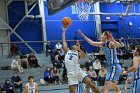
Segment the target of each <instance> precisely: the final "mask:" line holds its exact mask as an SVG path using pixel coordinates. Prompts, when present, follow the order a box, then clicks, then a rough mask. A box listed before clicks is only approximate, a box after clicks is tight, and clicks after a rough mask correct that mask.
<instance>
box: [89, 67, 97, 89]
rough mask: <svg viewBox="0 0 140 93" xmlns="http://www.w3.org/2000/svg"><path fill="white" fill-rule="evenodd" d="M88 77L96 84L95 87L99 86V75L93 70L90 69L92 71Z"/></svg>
mask: <svg viewBox="0 0 140 93" xmlns="http://www.w3.org/2000/svg"><path fill="white" fill-rule="evenodd" d="M88 75H89V77H90V78H91V80H92V82H94V83H95V85H96V86H97V74H96V72H95V71H94V70H92V68H90V70H89V71H88Z"/></svg>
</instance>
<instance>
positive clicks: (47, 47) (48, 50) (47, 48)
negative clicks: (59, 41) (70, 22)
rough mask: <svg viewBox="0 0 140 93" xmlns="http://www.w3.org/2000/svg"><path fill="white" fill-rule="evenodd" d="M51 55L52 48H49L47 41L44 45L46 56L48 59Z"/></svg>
mask: <svg viewBox="0 0 140 93" xmlns="http://www.w3.org/2000/svg"><path fill="white" fill-rule="evenodd" d="M51 54H52V46H51V44H50V42H49V41H48V42H47V44H46V56H47V57H48V56H49V55H51Z"/></svg>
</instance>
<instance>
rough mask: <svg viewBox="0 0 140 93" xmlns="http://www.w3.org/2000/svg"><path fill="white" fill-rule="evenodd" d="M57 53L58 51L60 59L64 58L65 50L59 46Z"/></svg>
mask: <svg viewBox="0 0 140 93" xmlns="http://www.w3.org/2000/svg"><path fill="white" fill-rule="evenodd" d="M58 53H59V55H60V58H59V59H60V60H61V61H62V60H64V57H65V52H64V50H63V49H62V48H61V49H60V51H58Z"/></svg>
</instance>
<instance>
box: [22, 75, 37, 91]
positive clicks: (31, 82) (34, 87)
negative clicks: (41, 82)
mask: <svg viewBox="0 0 140 93" xmlns="http://www.w3.org/2000/svg"><path fill="white" fill-rule="evenodd" d="M28 82H29V83H27V84H26V85H25V87H24V93H38V85H37V83H35V82H34V77H33V76H29V77H28Z"/></svg>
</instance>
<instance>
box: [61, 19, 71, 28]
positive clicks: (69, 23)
mask: <svg viewBox="0 0 140 93" xmlns="http://www.w3.org/2000/svg"><path fill="white" fill-rule="evenodd" d="M71 23H72V20H71V18H70V17H64V18H63V19H62V24H63V26H64V27H68V26H70V25H71Z"/></svg>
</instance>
